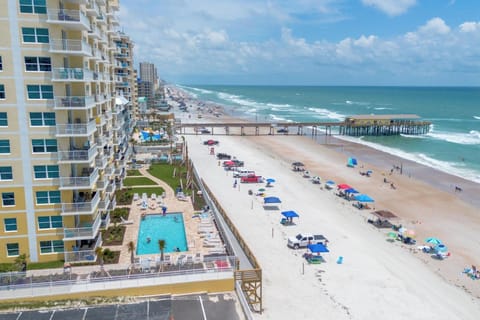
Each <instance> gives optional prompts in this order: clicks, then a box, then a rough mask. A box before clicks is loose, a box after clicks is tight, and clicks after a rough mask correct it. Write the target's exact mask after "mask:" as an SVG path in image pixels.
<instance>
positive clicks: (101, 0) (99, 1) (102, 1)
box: [97, 0, 106, 6]
mask: <svg viewBox="0 0 480 320" xmlns="http://www.w3.org/2000/svg"><path fill="white" fill-rule="evenodd" d="M97 3H98V5H99V6H104V5H106V1H105V0H97Z"/></svg>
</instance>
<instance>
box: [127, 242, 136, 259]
mask: <svg viewBox="0 0 480 320" xmlns="http://www.w3.org/2000/svg"><path fill="white" fill-rule="evenodd" d="M127 247H128V252H130V263H131V264H133V263H134V262H135V243H134V242H133V241H130V242H129V243H128V244H127Z"/></svg>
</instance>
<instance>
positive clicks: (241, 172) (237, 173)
mask: <svg viewBox="0 0 480 320" xmlns="http://www.w3.org/2000/svg"><path fill="white" fill-rule="evenodd" d="M232 175H233V177H234V178H241V177H247V176H254V175H255V171H253V170H247V169H238V170H235V171H233V174H232Z"/></svg>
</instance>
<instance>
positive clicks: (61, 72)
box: [52, 68, 93, 82]
mask: <svg viewBox="0 0 480 320" xmlns="http://www.w3.org/2000/svg"><path fill="white" fill-rule="evenodd" d="M52 81H61V82H77V81H78V82H83V81H93V71H92V70H88V69H82V68H54V69H53V73H52Z"/></svg>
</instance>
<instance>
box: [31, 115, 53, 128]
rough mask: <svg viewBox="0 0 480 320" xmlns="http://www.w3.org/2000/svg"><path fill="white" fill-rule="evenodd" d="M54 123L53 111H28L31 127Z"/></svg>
mask: <svg viewBox="0 0 480 320" xmlns="http://www.w3.org/2000/svg"><path fill="white" fill-rule="evenodd" d="M55 124H56V123H55V112H30V125H31V126H32V127H45V126H54V125H55Z"/></svg>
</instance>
